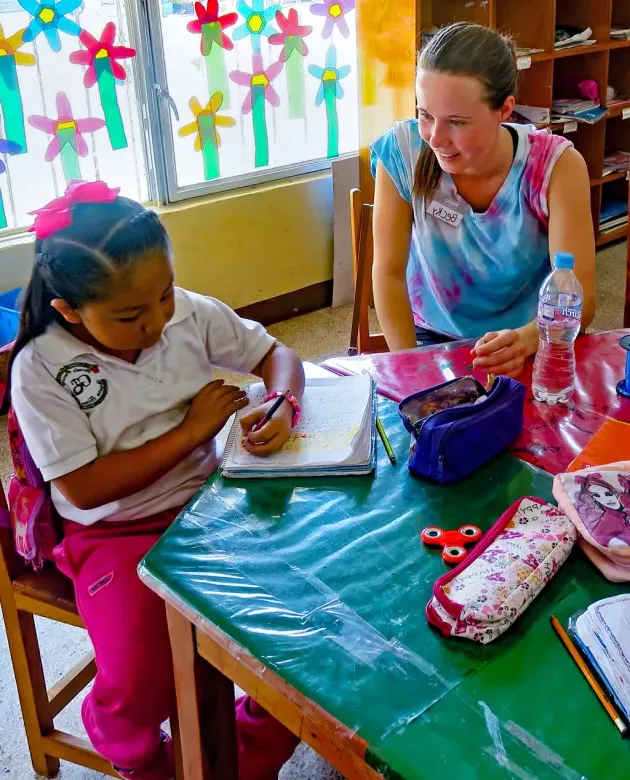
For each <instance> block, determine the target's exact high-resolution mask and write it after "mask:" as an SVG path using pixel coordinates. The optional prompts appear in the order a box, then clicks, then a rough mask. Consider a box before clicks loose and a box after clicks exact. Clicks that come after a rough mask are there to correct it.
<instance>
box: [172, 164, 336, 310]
mask: <svg viewBox="0 0 630 780" xmlns="http://www.w3.org/2000/svg"><path fill="white" fill-rule="evenodd" d="M160 217H161V219H162V221H163V222H164V224H165V226H166V229H167V230H168V232H169V235H170V237H171V241H172V243H173V249H174V254H175V272H176V277H177V284H179V285H180V286H181V287H187V288H189V289H191V290H195V291H197V292H200V293H203V294H204V295H212V296H214V297H216V298H220V299H221V300H222V301H224V302H225V303H227V304H228V305H229V306H231V307H232V308H239V307H241V306H247V305H249V304H252V303H257V302H258V301H264V300H266V299H268V298H273V297H275V296H277V295H283V294H284V293H287V292H292V291H294V290H299V289H301V288H302V287H308V286H309V285H311V284H316V283H317V282H322V281H325V280H327V279H331V278H332V269H333V245H332V242H333V195H332V178H331V175H330V173H329V172H326V173H319V174H312V175H310V176H304V177H300V178H299V179H295V180H288V181H286V180H285V181H282V182H276V183H272V184H266V185H259V186H258V187H255V188H249V189H246V190H236V191H234V192H227V193H223V194H220V195H214V196H212V197H209V198H199V199H196V200H190V201H186V202H184V203H181V204H178V205H175V206H169V207H168V208H165V209H163V210H162V211H161V213H160Z"/></svg>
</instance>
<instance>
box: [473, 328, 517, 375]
mask: <svg viewBox="0 0 630 780" xmlns="http://www.w3.org/2000/svg"><path fill="white" fill-rule="evenodd" d="M530 354H531V352H530V351H529V350H528V348H527V345H526V344H525V339H524V337H523V334H522V333H521V332H519V331H518V330H500V331H492V332H490V333H486V335H485V336H482V337H481V338H480V339H479V341H478V342H477V343H476V344H475V346H474V347H473V349H472V350H471V355H472V356H473V368H475V369H479V370H481V371H484V372H486V373H488V374H494V375H495V376H510V377H517V376H518V375H519V374H520V373H521V371H522V370H523V364H524V363H525V360H526V359H527V357H528V355H530Z"/></svg>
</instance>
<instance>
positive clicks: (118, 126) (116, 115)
mask: <svg viewBox="0 0 630 780" xmlns="http://www.w3.org/2000/svg"><path fill="white" fill-rule="evenodd" d="M94 65H95V69H96V83H97V84H98V91H99V94H100V96H101V106H102V108H103V116H104V117H105V125H106V127H107V132H108V134H109V141H110V143H111V145H112V149H114V150H117V149H126V148H127V146H128V144H127V136H126V135H125V127H124V125H123V120H122V116H121V114H120V106H119V105H118V95H117V94H116V79H115V78H114V74H113V73H112V66H111V63H110V61H109V57H103V59H101V60H96V61H95V63H94Z"/></svg>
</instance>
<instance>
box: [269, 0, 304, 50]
mask: <svg viewBox="0 0 630 780" xmlns="http://www.w3.org/2000/svg"><path fill="white" fill-rule="evenodd" d="M276 24H277V25H278V27H279V28H280V30H281V32H279V33H275V34H274V35H270V36H269V43H271V44H272V45H273V46H282V51H281V52H280V61H281V62H286V61H287V60H288V59H289V57H290V56H291V54H293V52H294V51H295V52H297V53H298V54H301V55H302V57H306V55H307V54H308V46H307V45H306V43H305V42H304V38H306V36H307V35H310V34H311V33H312V32H313V28H312V27H309V26H307V25H303V26H301V25H300V24H299V19H298V12H297V10H296V9H295V8H290V9H289V13H288V14H287V16H284V14H283V13H282V11H277V12H276Z"/></svg>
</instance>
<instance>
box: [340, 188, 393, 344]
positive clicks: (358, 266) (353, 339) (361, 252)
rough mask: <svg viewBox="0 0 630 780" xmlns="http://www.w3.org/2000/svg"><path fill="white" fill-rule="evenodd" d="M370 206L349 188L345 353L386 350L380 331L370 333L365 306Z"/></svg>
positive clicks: (369, 266) (368, 284) (368, 291)
mask: <svg viewBox="0 0 630 780" xmlns="http://www.w3.org/2000/svg"><path fill="white" fill-rule="evenodd" d="M373 211H374V206H372V204H371V203H364V202H363V198H362V197H361V190H358V189H353V190H351V191H350V232H351V236H352V260H353V263H352V265H353V270H354V305H353V309H352V326H351V330H350V347H349V349H348V354H349V355H361V354H363V353H365V352H387V342H386V341H385V337H384V336H383V334H382V333H378V334H370V320H369V307H370V305H371V303H372V261H373V257H374V243H373V239H372V214H373Z"/></svg>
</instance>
